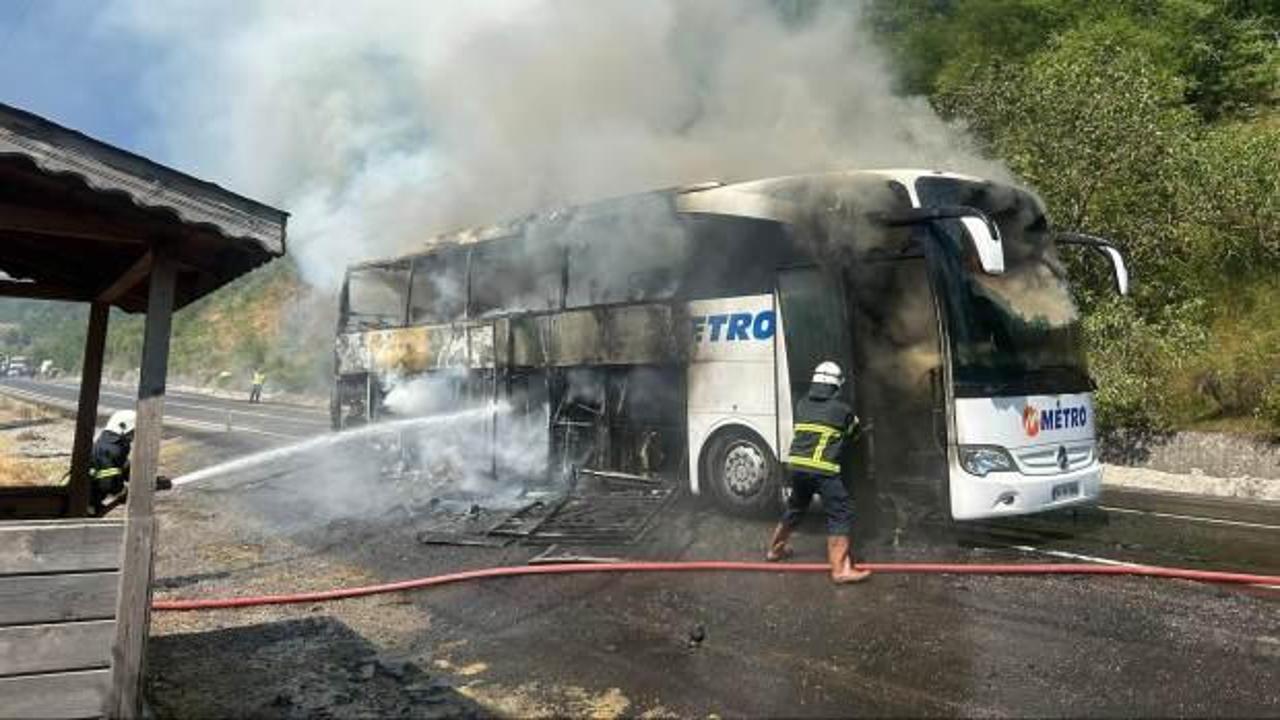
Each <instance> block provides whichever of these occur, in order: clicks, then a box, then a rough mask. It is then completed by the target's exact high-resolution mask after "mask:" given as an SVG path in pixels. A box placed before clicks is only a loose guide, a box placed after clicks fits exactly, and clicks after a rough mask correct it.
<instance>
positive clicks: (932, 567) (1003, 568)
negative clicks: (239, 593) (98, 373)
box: [151, 560, 1280, 611]
mask: <svg viewBox="0 0 1280 720" xmlns="http://www.w3.org/2000/svg"><path fill="white" fill-rule="evenodd" d="M857 567H858V568H859V569H863V570H871V571H872V572H877V573H938V574H946V575H1139V576H1144V577H1157V578H1171V579H1180V580H1195V581H1199V582H1211V583H1232V584H1245V585H1273V586H1280V576H1277V575H1252V574H1247V573H1234V572H1220V571H1216V570H1188V569H1183V568H1168V567H1159V566H1154V565H1089V564H1080V563H1049V564H1043V563H1042V564H1031V563H1011V564H969V563H860V564H859V565H858V566H857ZM829 570H830V567H829V566H827V565H824V564H818V563H768V562H725V561H716V560H701V561H696V560H695V561H684V562H650V561H627V562H608V563H562V564H553V565H515V566H507V567H493V568H483V569H480V570H465V571H462V572H454V573H447V574H444V575H431V576H428V577H422V578H415V579H412V580H400V581H398V582H389V583H382V584H379V585H366V586H363V587H349V588H337V589H334V590H321V591H316V592H299V593H289V594H284V595H259V596H256V597H230V598H204V599H200V598H195V599H186V600H156V601H155V602H153V603H152V605H151V607H152V609H154V610H161V611H164V610H169V611H189V610H215V609H225V608H243V607H254V606H259V605H285V604H289V603H316V602H325V601H329V600H344V599H347V598H355V597H363V596H365V595H377V594H379V593H390V592H401V591H404V590H418V589H421V588H428V587H437V586H440V585H449V584H451V583H459V582H467V581H470V580H484V579H489V578H500V577H520V576H525V575H563V574H586V573H617V572H767V573H825V572H828V571H829Z"/></svg>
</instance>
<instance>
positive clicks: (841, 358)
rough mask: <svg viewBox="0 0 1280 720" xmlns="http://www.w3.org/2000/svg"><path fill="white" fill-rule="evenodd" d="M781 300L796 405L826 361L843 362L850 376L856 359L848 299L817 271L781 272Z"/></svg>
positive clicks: (788, 366)
mask: <svg viewBox="0 0 1280 720" xmlns="http://www.w3.org/2000/svg"><path fill="white" fill-rule="evenodd" d="M778 301H779V303H780V305H781V306H782V329H783V332H784V333H786V343H787V370H788V374H789V375H790V377H791V401H792V403H793V404H794V403H795V402H796V401H797V400H799V399H800V397H801V396H803V395H804V394H805V393H806V392H808V389H809V382H810V380H811V379H812V376H813V369H814V368H815V367H817V366H818V363H821V362H823V361H824V360H832V361H834V362H836V363H839V365H840V367H841V368H842V369H843V370H844V372H845V375H846V376H848V374H849V372H850V370H851V369H852V368H850V367H849V365H850V359H851V358H852V353H851V344H850V342H849V324H848V322H847V321H846V319H845V311H844V297H843V295H841V294H840V291H839V289H838V286H837V285H836V284H835V283H834V282H832V281H831V280H830V279H829V278H828V277H827V276H825V275H823V274H822V273H821V272H820V271H819V270H817V269H815V268H802V269H798V270H784V271H782V272H780V273H778Z"/></svg>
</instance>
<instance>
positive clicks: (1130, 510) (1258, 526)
mask: <svg viewBox="0 0 1280 720" xmlns="http://www.w3.org/2000/svg"><path fill="white" fill-rule="evenodd" d="M1098 507H1099V508H1100V509H1102V510H1106V511H1107V512H1118V513H1128V514H1131V515H1153V516H1155V517H1162V518H1170V519H1173V520H1192V521H1194V522H1202V523H1209V524H1211V525H1230V526H1232V527H1247V528H1254V529H1257V530H1280V525H1267V524H1265V523H1253V522H1245V521H1243V520H1224V519H1222V518H1213V517H1205V516H1203V515H1181V514H1179V513H1166V512H1157V511H1155V510H1136V509H1134V508H1120V507H1111V506H1110V505H1099V506H1098Z"/></svg>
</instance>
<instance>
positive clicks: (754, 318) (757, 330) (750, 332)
mask: <svg viewBox="0 0 1280 720" xmlns="http://www.w3.org/2000/svg"><path fill="white" fill-rule="evenodd" d="M777 324H778V322H777V316H776V315H774V312H773V311H772V310H762V311H760V312H758V313H756V314H755V315H752V314H751V313H724V314H721V315H695V316H694V317H693V340H694V342H702V339H703V335H704V333H705V334H706V338H707V340H708V341H710V342H720V341H722V340H725V341H733V340H768V339H769V338H771V337H773V333H774V330H775V329H776V328H777Z"/></svg>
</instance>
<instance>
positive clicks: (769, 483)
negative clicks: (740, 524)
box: [703, 427, 782, 516]
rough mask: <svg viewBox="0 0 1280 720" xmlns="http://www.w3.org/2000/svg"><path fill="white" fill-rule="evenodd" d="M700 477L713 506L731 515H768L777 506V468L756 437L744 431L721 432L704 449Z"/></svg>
mask: <svg viewBox="0 0 1280 720" xmlns="http://www.w3.org/2000/svg"><path fill="white" fill-rule="evenodd" d="M703 471H704V473H703V477H705V478H707V479H708V480H709V481H710V485H711V494H712V496H713V497H715V499H716V504H717V505H719V506H720V507H721V508H722V509H724V510H726V511H728V512H730V513H733V514H735V515H752V516H761V515H770V514H775V513H777V512H778V509H779V508H780V507H781V499H782V494H781V486H782V483H781V480H780V476H781V474H782V473H781V469H780V467H779V465H778V460H777V458H776V457H774V455H773V451H772V450H770V449H769V445H768V443H766V442H765V441H764V440H763V439H762V438H761V437H760V436H759V435H757V434H756V433H754V432H752V431H750V430H747V429H745V428H736V427H734V428H728V429H726V430H723V431H721V432H720V433H719V434H718V435H717V436H716V437H715V438H714V439H713V440H712V442H711V444H710V445H709V446H708V448H707V454H706V459H705V462H704V464H703Z"/></svg>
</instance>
